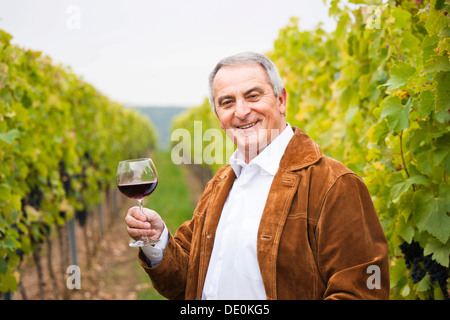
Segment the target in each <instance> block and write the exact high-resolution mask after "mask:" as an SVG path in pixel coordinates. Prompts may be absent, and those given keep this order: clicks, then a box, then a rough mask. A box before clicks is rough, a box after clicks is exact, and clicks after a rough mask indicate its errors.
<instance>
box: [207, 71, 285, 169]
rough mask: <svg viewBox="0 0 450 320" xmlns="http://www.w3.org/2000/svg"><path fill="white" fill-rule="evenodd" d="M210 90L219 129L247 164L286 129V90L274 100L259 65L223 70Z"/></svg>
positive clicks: (273, 95)
mask: <svg viewBox="0 0 450 320" xmlns="http://www.w3.org/2000/svg"><path fill="white" fill-rule="evenodd" d="M213 90H214V102H215V105H216V114H217V118H218V119H219V122H220V127H221V128H222V129H223V130H226V133H227V135H228V136H229V137H230V138H231V139H232V140H233V141H234V143H235V145H236V146H237V147H238V149H239V150H240V151H241V152H242V153H243V154H244V155H245V160H246V162H247V163H248V162H249V161H251V160H252V159H253V158H254V157H255V156H256V155H257V154H259V153H260V152H261V151H262V150H263V149H264V148H265V147H266V146H267V145H268V144H269V143H270V142H271V141H272V140H273V139H275V138H276V137H277V136H278V135H279V134H280V133H281V132H282V131H283V130H284V128H285V127H286V121H285V118H284V113H285V112H286V90H285V89H283V90H282V93H281V94H280V96H278V97H276V96H275V94H274V92H273V88H272V85H271V84H270V82H269V80H268V78H267V75H266V72H265V71H264V69H263V68H262V67H261V66H260V65H259V64H251V65H239V66H234V67H222V68H221V69H220V70H219V71H218V72H217V74H216V76H215V78H214V82H213Z"/></svg>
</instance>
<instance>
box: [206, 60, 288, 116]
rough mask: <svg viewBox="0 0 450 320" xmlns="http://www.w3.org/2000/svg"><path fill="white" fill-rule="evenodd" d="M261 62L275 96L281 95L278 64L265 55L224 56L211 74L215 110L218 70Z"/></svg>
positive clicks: (211, 90)
mask: <svg viewBox="0 0 450 320" xmlns="http://www.w3.org/2000/svg"><path fill="white" fill-rule="evenodd" d="M252 64H259V65H260V66H261V67H263V69H264V71H265V72H266V75H267V78H268V80H269V83H270V84H271V85H272V89H273V93H274V94H275V97H279V96H280V94H281V92H282V91H283V89H284V84H283V81H282V80H281V77H280V73H279V72H278V68H277V67H276V65H275V64H274V63H273V62H272V61H271V60H270V59H269V58H267V57H266V56H265V55H263V54H260V53H256V52H243V53H238V54H236V55H233V56H230V57H226V58H223V59H222V60H220V61H219V62H218V63H217V65H216V66H215V68H214V69H213V71H212V72H211V74H210V75H209V78H208V80H209V103H210V104H211V107H212V109H213V111H214V112H216V107H215V103H214V90H213V82H214V78H215V77H216V74H217V72H219V70H220V68H222V67H235V66H240V65H252Z"/></svg>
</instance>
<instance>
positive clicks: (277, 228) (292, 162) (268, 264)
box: [257, 127, 322, 299]
mask: <svg viewBox="0 0 450 320" xmlns="http://www.w3.org/2000/svg"><path fill="white" fill-rule="evenodd" d="M292 128H293V130H294V136H293V137H292V139H291V141H290V142H289V144H288V146H287V147H286V150H285V152H284V155H283V157H282V158H281V161H280V166H279V168H278V171H277V173H276V174H275V176H274V179H273V182H272V185H271V187H270V192H269V195H268V197H267V201H266V205H265V207H264V211H263V214H262V217H261V222H260V225H259V230H258V239H257V256H258V263H259V268H260V270H261V276H262V279H263V283H264V288H265V290H266V296H267V299H277V284H276V280H277V275H276V272H277V257H278V247H279V244H280V240H281V235H282V233H283V229H284V225H285V222H286V218H287V216H288V214H289V211H290V209H291V206H292V200H293V199H294V196H295V194H296V192H297V189H298V186H299V183H300V175H299V174H298V173H297V171H299V170H301V169H304V168H306V167H309V166H310V165H312V164H314V163H316V162H317V161H319V159H320V158H321V157H322V152H321V151H320V148H319V146H318V145H317V144H316V143H315V142H314V141H313V140H312V139H311V138H310V137H309V136H308V135H306V134H305V133H304V132H303V131H301V130H300V129H298V128H296V127H292Z"/></svg>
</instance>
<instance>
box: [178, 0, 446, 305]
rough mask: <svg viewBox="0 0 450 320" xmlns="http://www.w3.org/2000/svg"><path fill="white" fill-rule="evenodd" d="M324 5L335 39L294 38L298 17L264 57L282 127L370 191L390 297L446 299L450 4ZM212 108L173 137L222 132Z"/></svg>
mask: <svg viewBox="0 0 450 320" xmlns="http://www.w3.org/2000/svg"><path fill="white" fill-rule="evenodd" d="M327 4H328V5H329V8H330V9H329V14H330V16H331V17H333V18H334V19H335V20H336V22H337V27H336V29H335V30H334V31H333V32H331V33H327V32H325V31H324V30H322V29H321V28H320V26H319V27H318V28H317V29H316V30H314V31H300V30H299V28H298V21H297V20H296V19H295V18H293V19H292V20H291V22H290V23H289V25H288V26H286V27H285V28H284V29H282V30H280V32H279V37H278V39H277V40H276V41H275V43H274V48H273V50H272V51H271V52H269V53H268V56H269V57H270V58H271V59H272V60H273V61H274V62H275V64H276V65H277V66H278V68H279V70H280V74H281V76H282V77H283V80H284V83H285V85H286V90H287V92H288V99H287V104H288V106H287V107H288V110H287V120H288V122H289V123H290V124H291V125H295V126H298V127H300V128H301V129H302V130H304V131H305V132H306V133H307V134H309V135H310V136H311V137H312V138H313V139H314V140H315V141H316V142H317V143H318V144H319V145H320V146H321V148H322V151H323V152H324V153H325V154H327V155H329V156H331V157H334V158H336V159H338V160H340V161H342V162H343V163H344V164H345V165H346V166H348V167H349V168H351V169H352V170H353V171H355V172H356V173H357V174H358V175H359V176H361V177H362V178H363V179H364V180H365V182H366V184H367V185H368V187H369V190H370V192H371V194H372V196H373V199H374V203H375V207H376V209H377V212H378V213H379V217H380V220H381V222H382V226H383V228H384V230H385V233H386V237H387V239H388V242H389V252H390V261H391V267H390V278H391V279H390V280H391V298H392V299H449V295H448V290H449V289H448V278H449V255H450V243H449V237H450V217H449V212H450V184H449V180H448V179H449V176H448V171H449V169H450V154H449V150H450V148H449V147H450V129H449V125H448V124H449V121H450V98H449V97H450V61H449V52H450V15H449V14H448V13H449V12H450V5H449V4H448V2H447V1H439V0H433V1H421V0H417V1H406V0H403V1H388V2H383V4H380V2H378V1H358V0H354V1H349V4H348V5H344V4H342V3H340V1H338V0H333V1H331V2H328V1H327ZM350 6H351V7H350ZM210 108H211V107H210V106H209V104H208V102H207V101H206V100H205V102H204V103H203V104H202V105H200V106H198V107H197V108H194V109H192V110H191V111H190V112H188V113H186V114H184V115H182V116H180V117H178V118H177V119H176V121H174V129H175V128H186V129H189V130H190V132H191V135H192V136H194V129H195V128H194V126H193V121H194V120H202V122H203V123H207V124H208V125H203V126H202V130H203V132H205V131H206V130H208V129H209V128H211V127H213V128H219V124H218V121H217V120H216V119H215V116H214V114H213V113H212V112H211V111H210V110H211V109H210ZM207 144H208V142H206V143H204V144H203V147H205V145H207ZM225 145H226V144H225V142H224V143H223V146H225ZM199 156H201V154H200V153H197V154H194V153H193V154H192V157H193V159H195V157H199ZM204 165H205V166H207V167H208V168H210V170H212V171H217V169H218V167H220V166H218V165H217V164H212V165H207V164H204Z"/></svg>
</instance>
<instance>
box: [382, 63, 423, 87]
mask: <svg viewBox="0 0 450 320" xmlns="http://www.w3.org/2000/svg"><path fill="white" fill-rule="evenodd" d="M415 72H416V68H414V67H413V66H411V65H409V64H408V63H406V62H403V61H398V62H397V64H394V65H393V66H392V67H391V70H390V72H389V80H388V81H387V82H386V83H385V84H384V85H385V86H388V89H389V90H394V89H398V88H401V87H402V86H404V85H405V84H406V83H407V82H408V80H409V79H410V78H411V77H412V76H413V75H414V73H415Z"/></svg>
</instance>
